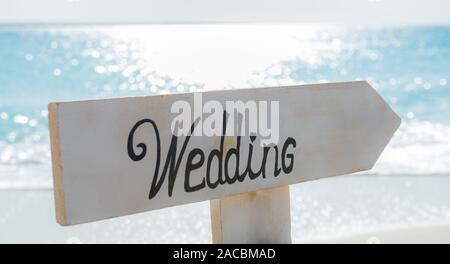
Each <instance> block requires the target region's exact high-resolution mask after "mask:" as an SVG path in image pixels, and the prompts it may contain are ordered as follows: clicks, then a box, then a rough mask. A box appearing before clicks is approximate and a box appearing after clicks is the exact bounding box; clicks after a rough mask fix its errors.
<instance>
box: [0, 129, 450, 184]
mask: <svg viewBox="0 0 450 264" xmlns="http://www.w3.org/2000/svg"><path fill="white" fill-rule="evenodd" d="M364 173H368V174H377V175H398V174H403V175H436V174H440V175H446V174H450V127H449V126H447V125H444V124H440V123H430V122H418V121H412V122H404V123H403V124H402V125H401V127H400V129H399V130H398V131H397V132H396V133H395V135H394V136H393V138H392V140H391V142H390V143H389V145H388V146H387V148H386V149H385V150H384V152H383V153H382V155H381V157H380V159H379V160H378V162H377V164H376V165H375V167H374V168H373V169H372V170H370V171H368V172H364ZM51 187H52V181H51V158H50V148H49V145H48V143H27V144H25V143H23V144H6V143H0V189H17V188H20V189H21V188H51Z"/></svg>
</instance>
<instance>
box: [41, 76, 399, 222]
mask: <svg viewBox="0 0 450 264" xmlns="http://www.w3.org/2000/svg"><path fill="white" fill-rule="evenodd" d="M193 98H194V95H193V94H192V93H186V94H171V95H158V96H144V97H128V98H116V99H101V100H87V101H74V102H60V103H52V104H50V105H49V124H50V125H49V126H50V140H51V146H52V147H51V150H52V163H53V177H54V185H55V203H56V212H57V219H58V223H60V224H62V225H73V224H79V223H85V222H90V221H96V220H101V219H106V218H111V217H116V216H122V215H127V214H133V213H138V212H144V211H148V210H155V209H159V208H164V207H169V206H175V205H181V204H186V203H192V202H198V201H204V200H212V199H218V198H222V197H226V196H230V195H235V194H240V193H246V192H255V191H258V190H263V189H271V188H276V187H281V186H286V185H289V184H295V183H299V182H304V181H310V180H315V179H319V178H324V177H330V176H337V175H343V174H349V173H353V172H358V171H363V170H368V169H370V168H372V166H373V165H374V164H375V162H376V160H377V159H378V157H379V156H380V154H381V152H382V151H383V149H384V147H385V146H386V145H387V143H388V142H389V140H390V138H391V137H392V135H393V133H394V132H395V131H396V129H397V128H398V126H399V124H400V119H399V117H398V116H397V115H396V114H395V113H394V112H393V111H392V110H391V108H390V107H389V106H388V105H387V104H386V103H385V102H384V100H383V99H382V98H381V97H380V96H379V95H378V94H377V92H376V91H375V90H374V89H373V88H372V87H371V86H370V85H369V84H368V83H367V82H348V83H328V84H317V85H301V86H288V87H270V88H257V89H236V90H224V91H212V92H205V93H203V100H204V101H208V100H217V101H219V102H221V103H224V102H225V101H227V100H231V101H236V100H242V101H244V102H245V101H249V100H255V101H265V100H266V101H267V100H273V101H279V102H280V142H281V143H280V144H282V142H283V141H285V140H286V139H287V138H288V137H292V138H294V139H295V140H296V143H297V146H296V148H295V149H292V148H291V149H290V150H289V152H292V153H291V154H292V155H293V156H294V160H295V162H294V166H293V170H292V172H291V173H289V174H287V173H283V172H282V173H281V174H280V175H278V176H276V177H274V176H273V175H268V176H267V177H265V178H263V177H258V178H257V179H253V180H250V179H245V180H244V181H242V182H239V181H237V182H235V183H233V184H222V185H219V186H217V187H216V188H214V189H212V188H203V189H201V190H198V191H194V192H186V191H185V187H184V186H185V185H184V183H185V176H186V175H185V167H186V159H187V153H189V152H190V151H191V150H192V149H194V148H199V149H202V150H203V151H204V152H205V154H206V155H208V153H210V152H211V151H212V150H214V149H218V148H219V147H220V141H221V140H220V137H192V138H191V140H190V142H189V144H188V146H187V150H186V154H184V156H182V158H181V160H180V164H181V165H180V168H179V171H178V172H177V173H176V177H175V181H174V185H173V193H171V194H170V192H168V186H169V184H168V182H167V177H166V179H165V180H164V182H163V184H162V187H161V189H160V191H159V192H158V193H157V195H155V196H154V197H152V198H151V199H149V189H150V185H151V183H152V181H153V179H154V172H155V171H157V170H156V164H155V160H156V156H157V154H156V152H155V149H156V147H155V146H156V140H155V131H154V130H153V129H152V128H151V126H150V125H146V126H143V127H142V128H140V129H139V130H137V132H136V135H135V141H134V143H133V149H135V150H136V151H137V152H139V151H141V149H139V148H138V147H137V146H138V143H142V144H145V145H146V147H147V153H146V155H145V157H144V158H143V159H142V160H139V161H134V160H132V159H131V158H130V156H129V155H128V153H127V139H128V137H129V134H130V130H131V128H132V127H133V126H134V125H135V124H136V122H138V121H139V120H142V119H152V120H153V121H154V122H155V123H156V124H157V126H158V129H159V134H160V136H161V140H160V143H161V155H160V157H161V164H162V165H161V167H163V164H164V163H165V161H166V158H167V154H168V149H169V146H170V144H171V139H172V134H171V130H170V125H171V120H172V118H173V117H174V115H173V114H172V115H171V113H170V108H171V106H172V104H173V103H174V102H175V101H178V100H184V101H187V102H189V103H190V104H192V102H193ZM184 140H185V139H184V138H183V137H181V138H180V139H179V142H178V150H177V157H178V156H179V154H180V149H181V146H182V143H183V142H184ZM233 140H235V139H233V138H228V137H227V142H226V147H230V146H235V145H236V142H234V141H233ZM250 143H251V142H250V140H249V138H248V137H245V138H244V137H243V138H242V144H241V145H242V146H243V148H244V147H246V148H247V149H248V147H247V146H249V144H250ZM255 146H256V144H255ZM280 149H281V146H280ZM242 151H243V153H244V154H245V153H246V152H248V150H246V149H243V150H242ZM280 152H281V151H280ZM273 153H274V152H271V154H270V155H274V154H273ZM244 154H242V160H243V162H241V165H242V166H245V164H244V163H246V162H245V159H246V158H247V156H246V155H244ZM280 155H281V154H280ZM262 157H263V154H262V150H261V148H258V147H255V148H254V153H253V159H254V164H261V161H262ZM274 160H275V159H274V158H273V156H270V160H269V159H268V160H267V161H266V165H265V166H267V168H266V169H267V171H268V172H273V171H274V164H273V163H274V162H273V161H274ZM255 166H257V165H255ZM205 167H206V165H204V166H203V167H201V168H199V169H197V170H195V171H192V173H191V176H190V177H191V181H192V183H193V184H198V183H200V182H201V181H202V179H204V178H205V174H206V168H205ZM240 169H241V171H242V168H240ZM161 170H162V168H160V171H159V175H161V173H162V172H161ZM214 170H215V171H217V170H218V165H217V163H214V164H213V166H212V171H214ZM215 173H217V172H215ZM216 177H217V176H216Z"/></svg>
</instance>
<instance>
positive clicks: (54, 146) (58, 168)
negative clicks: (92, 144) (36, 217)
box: [48, 103, 67, 225]
mask: <svg viewBox="0 0 450 264" xmlns="http://www.w3.org/2000/svg"><path fill="white" fill-rule="evenodd" d="M57 108H58V104H56V103H52V104H49V105H48V119H49V123H48V126H49V132H50V138H51V139H52V140H51V141H50V144H51V146H50V147H51V153H52V170H53V192H54V196H55V210H56V221H57V222H58V223H59V224H60V225H67V219H66V208H65V203H64V187H63V167H62V163H61V150H60V137H59V128H58V109H57Z"/></svg>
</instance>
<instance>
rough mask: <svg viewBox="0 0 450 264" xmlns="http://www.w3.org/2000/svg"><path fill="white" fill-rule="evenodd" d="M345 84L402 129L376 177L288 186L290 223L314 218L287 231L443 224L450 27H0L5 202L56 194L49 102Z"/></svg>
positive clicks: (449, 199)
mask: <svg viewBox="0 0 450 264" xmlns="http://www.w3.org/2000/svg"><path fill="white" fill-rule="evenodd" d="M351 80H367V81H368V82H369V83H370V84H371V85H372V86H373V87H374V88H376V89H377V90H378V92H379V93H380V94H381V96H382V97H383V98H384V99H385V100H386V101H387V102H388V103H389V104H390V105H391V107H392V108H393V109H394V110H395V111H396V112H397V113H398V114H399V115H400V117H401V118H402V120H403V123H402V126H401V128H400V129H399V131H398V132H397V133H396V134H395V136H394V138H393V139H392V141H391V143H390V144H389V146H388V147H387V148H386V150H385V152H384V153H383V155H382V157H381V158H380V160H379V162H378V163H377V165H376V166H375V168H374V169H373V170H371V171H369V172H367V173H365V174H364V175H356V176H346V177H343V180H339V179H338V178H335V179H330V180H327V181H325V182H324V184H323V185H319V184H314V183H306V184H304V185H302V186H300V187H293V188H294V189H293V191H292V193H293V194H292V195H295V199H294V200H293V202H292V203H293V205H292V206H294V209H293V210H294V211H293V214H294V218H295V217H296V215H297V214H299V215H300V213H301V214H302V215H304V214H309V215H310V217H312V218H304V217H303V218H301V220H299V219H297V220H298V221H297V222H296V224H293V230H294V231H295V230H297V231H298V232H301V233H302V234H306V236H307V237H308V236H310V237H314V236H315V235H316V234H319V235H323V234H324V232H325V233H326V232H337V230H338V229H340V228H341V227H342V226H344V227H345V228H350V229H351V230H353V229H355V227H358V228H359V227H361V228H364V227H365V226H366V227H367V226H376V225H381V224H389V225H395V224H404V223H422V222H427V221H428V222H429V221H440V222H446V221H448V222H450V196H449V195H448V193H447V194H445V192H446V189H445V188H444V187H445V186H449V185H448V184H449V183H450V175H449V174H450V105H449V104H450V27H437V26H436V27H432V26H429V27H398V28H351V27H335V26H325V25H301V24H300V25H296V24H292V25H257V24H256V25H251V24H247V25H220V24H218V25H153V26H145V25H128V26H2V27H0V192H2V191H3V192H11V191H14V190H17V191H18V190H49V189H50V188H51V187H52V181H51V163H50V152H49V137H48V128H47V126H48V121H47V110H46V108H47V104H48V103H49V102H51V101H60V100H75V99H87V98H105V97H119V96H135V95H150V94H160V93H173V92H186V91H202V90H213V89H233V88H244V87H262V86H277V85H294V84H304V83H316V82H335V81H351ZM358 177H360V178H358ZM359 179H362V180H359ZM373 182H375V184H372V183H373ZM397 192H399V193H400V194H398V193H397ZM348 193H354V195H356V196H352V197H346V195H345V194H348ZM402 193H403V194H404V195H403V196H402V195H401V194H402ZM413 193H415V194H417V195H412V194H413ZM405 195H406V196H407V197H410V198H408V199H409V200H407V201H406V202H405ZM330 197H333V200H338V201H340V203H339V204H337V203H331V204H330V203H329V201H328V200H327V199H328V198H330ZM355 197H358V199H362V200H361V201H360V202H358V203H356V204H354V205H351V204H350V201H351V200H352V199H354V198H355ZM30 199H31V198H30ZM364 199H366V201H367V203H363V202H362V201H364ZM424 199H425V202H424V201H423V200H424ZM426 199H428V200H426ZM296 202H299V204H301V206H300V207H299V205H297V207H295V206H296V205H295V204H296ZM405 203H406V204H405ZM421 203H423V204H421ZM343 204H345V205H348V207H345V208H344V207H343ZM361 205H363V206H366V207H367V209H357V208H361ZM192 206H194V207H195V205H191V207H192ZM205 206H206V205H205V204H203V205H200V209H198V210H199V212H201V214H202V215H203V216H205V214H206V215H207V211H205V208H206V207H205ZM369 207H371V208H372V209H370V208H369ZM311 208H315V209H314V210H313V209H311ZM349 208H350V209H349ZM374 208H375V209H374ZM376 208H378V209H376ZM386 208H390V209H386ZM5 210H6V209H5ZM170 210H172V209H170ZM377 210H378V211H377ZM380 210H381V211H382V210H388V211H387V212H386V211H384V213H380ZM5 212H7V211H5ZM162 212H163V213H164V212H172V211H164V210H163V211H162ZM6 215H7V214H6V213H1V212H0V235H1V228H2V223H8V222H9V223H10V222H11V221H13V220H11V219H9V220H8V218H7V217H6ZM158 217H162V218H161V219H166V218H164V217H163V215H159V216H158ZM2 219H5V220H4V221H3V222H2ZM310 219H315V220H314V221H316V222H317V221H318V222H319V223H320V224H318V225H314V224H313V222H311V221H310ZM324 219H325V220H324ZM327 219H328V220H327ZM336 219H340V220H336ZM355 219H356V220H355ZM374 219H375V220H374ZM166 220H167V219H166ZM166 220H164V221H166ZM206 220H207V219H206ZM124 221H125V220H124ZM161 221H163V220H161ZM202 221H205V220H204V219H203V220H202ZM340 223H345V224H340ZM5 225H6V224H5ZM193 225H195V224H193ZM338 227H339V228H338ZM201 228H204V227H201V225H200V227H199V229H201ZM208 228H209V227H208ZM333 228H334V229H333ZM352 228H353V229H352ZM202 230H203V229H202ZM330 230H331V231H330ZM333 230H334V231H333ZM198 234H208V232H207V231H204V230H203V231H202V232H200V233H198ZM205 236H206V237H207V235H205ZM203 238H205V237H202V239H203ZM86 239H87V238H86ZM90 239H91V240H89V239H87V240H89V241H94V240H95V239H94V238H92V237H91V238H90ZM97 239H98V237H97ZM105 239H106V238H105ZM205 239H206V238H205ZM147 240H148V238H147ZM200 240H201V239H200ZM106 241H108V240H107V239H106ZM133 241H135V242H136V241H139V240H133ZM155 241H156V240H155ZM162 241H165V242H170V241H172V240H170V239H168V240H162ZM175 241H176V240H175Z"/></svg>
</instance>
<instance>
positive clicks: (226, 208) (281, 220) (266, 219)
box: [210, 186, 292, 244]
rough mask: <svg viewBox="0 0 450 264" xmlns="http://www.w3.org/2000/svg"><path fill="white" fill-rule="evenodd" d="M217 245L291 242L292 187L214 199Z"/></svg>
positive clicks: (213, 210)
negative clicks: (290, 194)
mask: <svg viewBox="0 0 450 264" xmlns="http://www.w3.org/2000/svg"><path fill="white" fill-rule="evenodd" d="M210 209H211V228H212V239H213V243H215V244H233V243H245V244H272V243H278V244H280V243H282V244H288V243H291V242H292V241H291V215H290V197H289V186H283V187H279V188H273V189H267V190H261V191H256V192H250V193H243V194H238V195H233V196H228V197H224V198H221V199H216V200H212V201H211V202H210Z"/></svg>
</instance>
